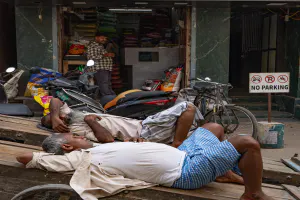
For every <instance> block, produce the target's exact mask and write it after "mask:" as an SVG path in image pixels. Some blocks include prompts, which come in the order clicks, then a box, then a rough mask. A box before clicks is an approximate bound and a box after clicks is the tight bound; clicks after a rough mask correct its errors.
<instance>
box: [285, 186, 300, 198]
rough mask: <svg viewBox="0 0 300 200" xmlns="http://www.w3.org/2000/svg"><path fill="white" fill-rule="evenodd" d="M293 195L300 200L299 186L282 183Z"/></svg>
mask: <svg viewBox="0 0 300 200" xmlns="http://www.w3.org/2000/svg"><path fill="white" fill-rule="evenodd" d="M282 187H284V188H285V189H286V191H288V193H290V195H292V196H293V197H294V198H296V200H300V188H297V187H296V186H293V185H285V184H284V185H282Z"/></svg>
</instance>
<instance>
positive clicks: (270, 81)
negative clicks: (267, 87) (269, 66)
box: [265, 75, 275, 83]
mask: <svg viewBox="0 0 300 200" xmlns="http://www.w3.org/2000/svg"><path fill="white" fill-rule="evenodd" d="M265 81H266V82H267V83H274V81H275V77H274V76H273V75H268V76H266V77H265Z"/></svg>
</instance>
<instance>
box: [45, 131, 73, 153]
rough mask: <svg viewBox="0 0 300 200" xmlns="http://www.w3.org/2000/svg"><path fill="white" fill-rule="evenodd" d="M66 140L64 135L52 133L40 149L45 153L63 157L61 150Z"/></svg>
mask: <svg viewBox="0 0 300 200" xmlns="http://www.w3.org/2000/svg"><path fill="white" fill-rule="evenodd" d="M67 143H68V140H67V139H66V138H65V137H64V134H61V133H53V134H52V135H50V136H48V137H47V138H46V139H45V140H44V141H43V143H42V148H43V150H44V151H45V152H47V153H54V154H55V155H64V153H65V152H64V150H63V148H62V145H63V144H67Z"/></svg>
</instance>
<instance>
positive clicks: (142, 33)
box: [16, 0, 191, 93]
mask: <svg viewBox="0 0 300 200" xmlns="http://www.w3.org/2000/svg"><path fill="white" fill-rule="evenodd" d="M190 10H191V5H190V3H186V2H183V3H182V2H179V3H178V2H175V1H170V2H164V4H161V3H160V2H135V1H128V2H123V1H122V2H121V1H118V2H116V1H114V2H98V1H97V2H95V1H84V3H82V2H81V3H80V2H79V3H78V2H73V1H70V2H69V1H57V3H51V2H47V1H39V2H31V1H30V2H29V1H18V0H17V1H16V28H17V30H16V35H17V37H16V38H17V54H18V59H17V60H18V65H19V66H18V67H20V68H26V67H32V66H39V67H44V68H49V69H53V70H56V71H59V72H61V73H63V74H66V73H67V72H68V71H71V70H74V69H76V68H78V67H84V66H85V64H86V62H87V57H86V51H84V52H80V51H81V50H79V49H75V48H73V49H72V48H71V49H72V50H70V47H71V46H72V44H74V45H73V47H74V46H75V47H77V45H79V46H80V45H83V48H84V50H86V49H87V46H88V44H89V43H90V42H91V41H93V40H94V39H95V37H94V36H95V33H96V32H104V33H106V34H107V35H109V37H108V40H109V43H110V44H108V45H107V46H110V49H109V51H111V52H113V53H115V55H116V56H115V58H114V66H113V72H112V73H113V77H112V78H113V80H112V82H113V87H114V89H115V90H116V92H117V93H119V92H122V91H125V90H128V89H132V88H139V89H140V88H141V86H142V85H143V84H144V82H145V81H146V80H148V79H162V78H164V77H165V73H164V71H165V70H166V69H168V68H170V67H179V66H184V69H183V70H182V78H181V80H182V81H181V83H182V84H185V85H187V84H188V83H189V81H188V80H189V74H190V73H189V67H190V59H189V55H190V53H189V52H190V48H186V43H188V45H189V44H190V30H191V26H190V16H191V15H190V14H191V13H190V12H187V11H190ZM187 16H188V17H187ZM79 46H78V47H79Z"/></svg>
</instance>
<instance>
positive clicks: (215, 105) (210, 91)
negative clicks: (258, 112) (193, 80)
mask: <svg viewBox="0 0 300 200" xmlns="http://www.w3.org/2000/svg"><path fill="white" fill-rule="evenodd" d="M198 80H199V81H200V82H206V83H209V84H211V85H212V87H204V88H203V90H200V91H199V90H198V95H197V98H196V99H195V101H197V100H198V101H199V99H200V101H201V102H194V104H195V105H196V106H198V107H199V103H201V108H200V110H201V113H203V115H204V116H207V115H208V114H209V113H210V112H212V118H213V121H214V122H215V123H217V120H216V115H217V116H218V117H219V118H220V119H221V121H220V124H221V125H222V126H223V127H224V128H225V129H227V128H228V127H229V126H230V125H232V122H233V121H232V118H231V117H230V116H229V112H228V110H227V109H226V106H225V105H229V101H228V98H227V97H226V95H225V94H224V92H223V90H224V87H227V88H229V87H230V85H225V84H220V83H216V82H207V81H203V80H201V79H198ZM222 113H224V114H225V115H226V117H227V118H228V120H229V121H228V123H227V125H225V124H224V123H223V119H222ZM232 113H233V115H234V118H235V119H236V120H237V121H238V122H239V119H238V117H237V116H236V114H235V112H234V111H232ZM237 128H238V126H237V127H236V128H235V129H234V130H236V129H237Z"/></svg>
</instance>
